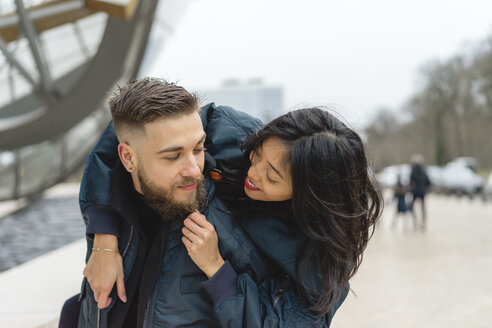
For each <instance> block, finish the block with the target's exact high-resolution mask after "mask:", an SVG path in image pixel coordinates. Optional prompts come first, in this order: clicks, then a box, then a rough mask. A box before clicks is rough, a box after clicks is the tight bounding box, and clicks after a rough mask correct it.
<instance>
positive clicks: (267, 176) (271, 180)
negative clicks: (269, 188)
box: [266, 173, 277, 184]
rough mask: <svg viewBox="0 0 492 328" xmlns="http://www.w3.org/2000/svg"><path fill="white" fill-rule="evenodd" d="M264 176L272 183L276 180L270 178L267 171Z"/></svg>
mask: <svg viewBox="0 0 492 328" xmlns="http://www.w3.org/2000/svg"><path fill="white" fill-rule="evenodd" d="M266 178H267V181H268V182H270V183H273V184H275V183H277V181H275V180H273V179H272V178H270V176H269V175H268V173H267V175H266Z"/></svg>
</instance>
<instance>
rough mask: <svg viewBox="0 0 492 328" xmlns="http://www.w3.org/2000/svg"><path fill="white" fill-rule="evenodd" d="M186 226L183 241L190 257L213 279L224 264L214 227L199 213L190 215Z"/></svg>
mask: <svg viewBox="0 0 492 328" xmlns="http://www.w3.org/2000/svg"><path fill="white" fill-rule="evenodd" d="M184 225H185V226H184V227H183V229H182V232H183V238H182V240H183V244H184V245H185V247H186V249H187V250H188V255H190V257H191V259H192V260H193V262H195V264H196V265H197V266H198V267H199V268H200V269H201V270H202V271H203V272H204V273H205V274H206V275H207V277H209V278H210V277H212V276H213V275H214V274H215V273H216V272H217V271H219V269H220V267H221V266H222V265H223V264H224V260H223V259H222V256H221V255H220V252H219V246H218V239H217V233H216V232H215V229H214V227H213V225H212V224H210V222H208V221H207V219H206V218H205V216H203V215H202V214H200V213H199V212H198V211H196V212H194V213H192V214H190V215H189V216H188V217H187V218H186V219H185V220H184Z"/></svg>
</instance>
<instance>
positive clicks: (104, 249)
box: [92, 247, 120, 254]
mask: <svg viewBox="0 0 492 328" xmlns="http://www.w3.org/2000/svg"><path fill="white" fill-rule="evenodd" d="M92 250H93V251H96V252H99V251H105V252H113V253H116V254H119V253H120V252H118V251H115V250H114V249H109V248H95V247H92Z"/></svg>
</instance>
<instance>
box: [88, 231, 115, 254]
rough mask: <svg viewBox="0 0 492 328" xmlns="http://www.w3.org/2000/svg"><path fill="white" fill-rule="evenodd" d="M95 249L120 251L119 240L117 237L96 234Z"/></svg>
mask: <svg viewBox="0 0 492 328" xmlns="http://www.w3.org/2000/svg"><path fill="white" fill-rule="evenodd" d="M93 247H94V248H101V249H103V248H107V249H112V250H116V251H117V250H118V238H116V236H115V235H109V234H102V233H96V234H95V235H94V246H93Z"/></svg>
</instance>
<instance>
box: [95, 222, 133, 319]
mask: <svg viewBox="0 0 492 328" xmlns="http://www.w3.org/2000/svg"><path fill="white" fill-rule="evenodd" d="M132 237H133V226H131V229H130V237H129V238H128V243H127V244H126V246H125V250H124V251H123V255H121V257H122V258H123V257H124V256H125V254H126V252H127V251H128V248H129V247H130V242H131V241H132ZM97 327H98V328H100V327H101V309H97Z"/></svg>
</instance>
